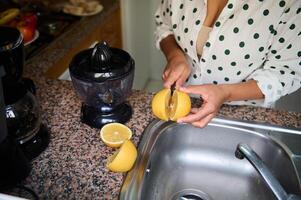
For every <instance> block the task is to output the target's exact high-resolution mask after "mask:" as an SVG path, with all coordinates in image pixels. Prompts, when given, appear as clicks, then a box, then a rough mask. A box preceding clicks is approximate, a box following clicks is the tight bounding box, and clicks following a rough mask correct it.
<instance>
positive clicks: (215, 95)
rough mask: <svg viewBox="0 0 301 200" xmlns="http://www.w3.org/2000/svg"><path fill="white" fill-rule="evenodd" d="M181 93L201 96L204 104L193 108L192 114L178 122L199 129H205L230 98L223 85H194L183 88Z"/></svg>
mask: <svg viewBox="0 0 301 200" xmlns="http://www.w3.org/2000/svg"><path fill="white" fill-rule="evenodd" d="M180 91H182V92H185V93H190V94H197V95H200V97H202V99H203V104H202V105H201V107H200V108H192V109H191V113H192V114H190V115H188V116H186V117H183V118H180V119H178V121H177V122H179V123H191V124H192V125H194V126H197V127H205V126H206V125H207V124H208V123H209V122H210V121H211V119H212V118H213V117H214V116H215V115H216V114H217V113H218V111H219V109H220V107H221V106H222V104H223V103H224V102H225V101H227V100H228V98H229V97H230V93H229V92H228V90H226V89H225V88H224V87H223V85H214V84H206V85H193V86H187V87H181V88H180Z"/></svg>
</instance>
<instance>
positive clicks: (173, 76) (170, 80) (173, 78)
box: [164, 73, 178, 88]
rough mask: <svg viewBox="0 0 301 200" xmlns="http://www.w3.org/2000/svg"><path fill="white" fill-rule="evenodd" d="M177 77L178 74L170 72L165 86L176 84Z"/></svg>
mask: <svg viewBox="0 0 301 200" xmlns="http://www.w3.org/2000/svg"><path fill="white" fill-rule="evenodd" d="M177 79H178V75H176V74H174V73H170V74H169V75H168V76H167V78H166V80H165V82H164V87H166V88H170V87H171V85H172V84H174V82H176V80H177Z"/></svg>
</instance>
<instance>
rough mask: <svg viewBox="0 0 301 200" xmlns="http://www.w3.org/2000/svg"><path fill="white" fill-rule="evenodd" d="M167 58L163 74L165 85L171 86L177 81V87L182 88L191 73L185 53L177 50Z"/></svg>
mask: <svg viewBox="0 0 301 200" xmlns="http://www.w3.org/2000/svg"><path fill="white" fill-rule="evenodd" d="M167 60H168V62H167V65H166V67H165V69H164V72H163V75H162V79H163V81H164V87H166V88H170V87H171V85H172V84H174V83H175V86H176V88H180V87H181V86H182V85H183V84H184V83H185V81H186V79H187V78H188V77H189V75H190V73H191V68H190V66H189V64H188V62H187V60H186V57H185V55H184V53H182V52H177V53H176V54H174V55H172V56H170V57H169V58H168V59H167Z"/></svg>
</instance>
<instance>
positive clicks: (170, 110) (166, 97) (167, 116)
mask: <svg viewBox="0 0 301 200" xmlns="http://www.w3.org/2000/svg"><path fill="white" fill-rule="evenodd" d="M190 109H191V101H190V97H189V95H188V94H186V93H184V92H181V91H178V90H175V91H174V92H173V94H172V96H171V90H170V89H162V90H161V91H159V92H158V93H157V94H155V96H154V97H153V100H152V111H153V114H154V115H155V116H156V117H158V118H159V119H162V120H164V121H167V120H173V121H176V120H177V119H178V118H180V117H184V116H186V115H187V114H188V113H189V112H190Z"/></svg>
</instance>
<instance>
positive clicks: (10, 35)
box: [0, 26, 23, 53]
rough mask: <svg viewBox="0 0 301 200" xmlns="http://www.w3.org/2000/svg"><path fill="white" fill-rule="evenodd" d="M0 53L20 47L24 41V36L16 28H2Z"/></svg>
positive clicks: (0, 31)
mask: <svg viewBox="0 0 301 200" xmlns="http://www.w3.org/2000/svg"><path fill="white" fill-rule="evenodd" d="M0 33H1V37H0V53H1V52H4V51H7V50H10V49H14V48H16V47H18V46H19V45H20V44H21V43H22V41H23V37H22V34H20V32H19V31H18V29H16V28H12V27H7V26H0Z"/></svg>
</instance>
